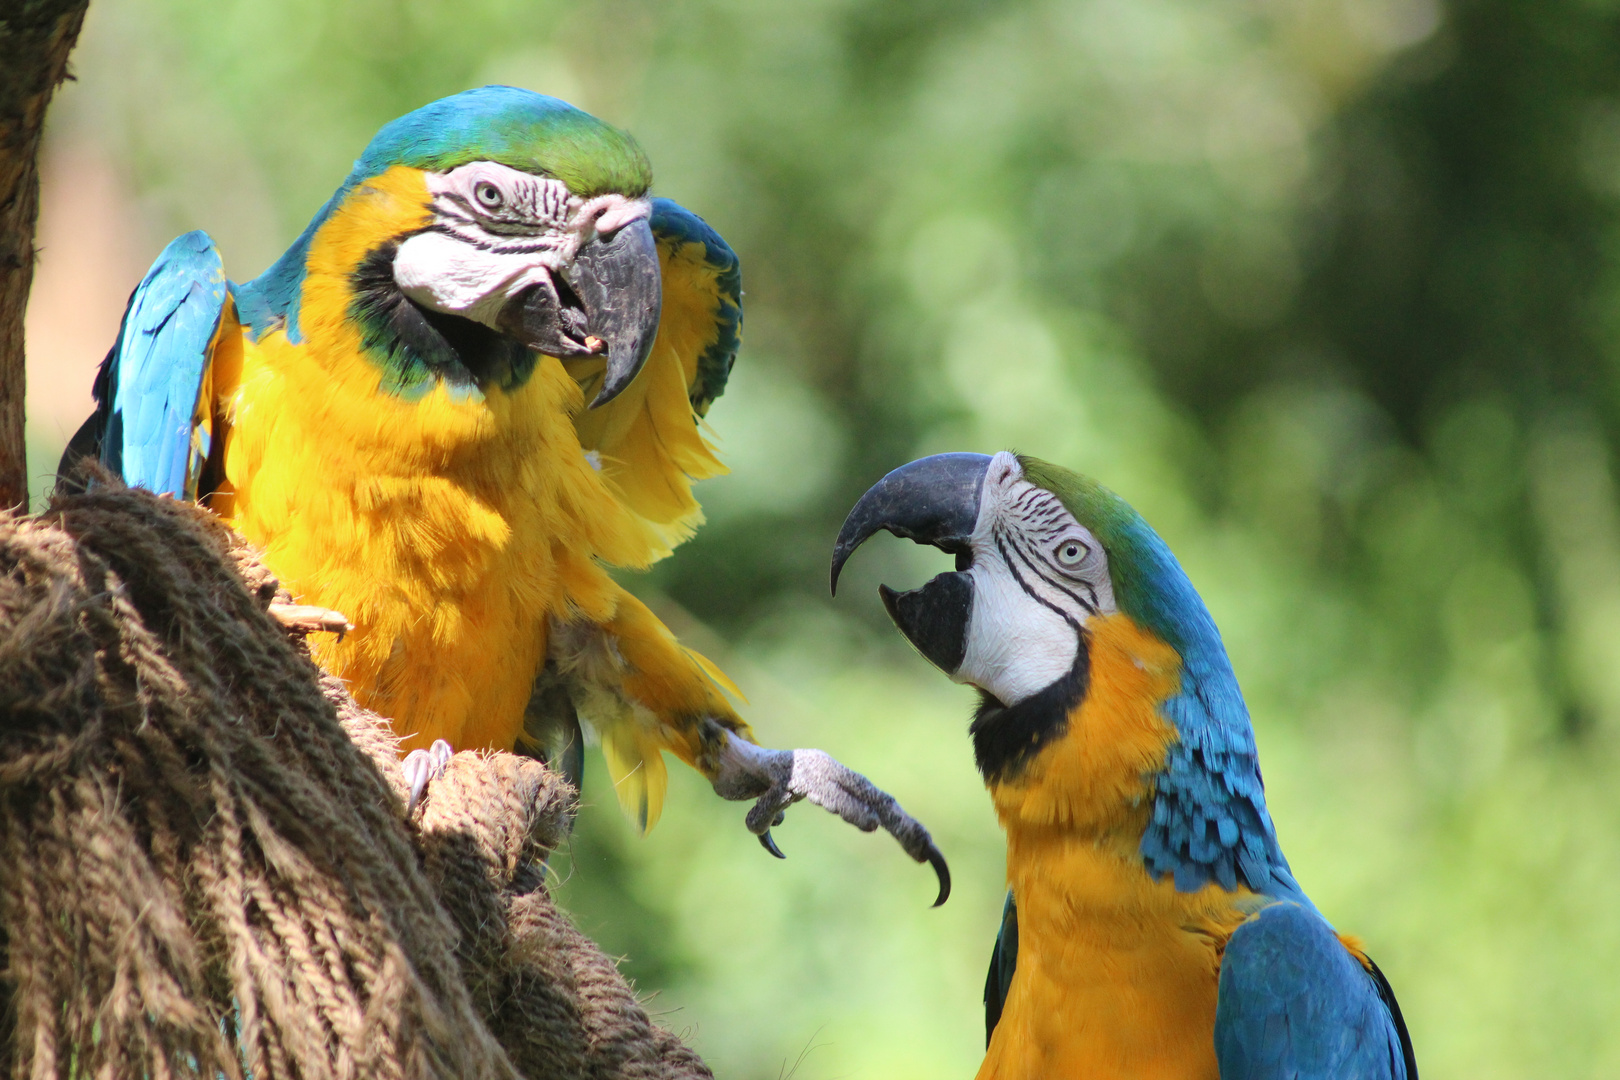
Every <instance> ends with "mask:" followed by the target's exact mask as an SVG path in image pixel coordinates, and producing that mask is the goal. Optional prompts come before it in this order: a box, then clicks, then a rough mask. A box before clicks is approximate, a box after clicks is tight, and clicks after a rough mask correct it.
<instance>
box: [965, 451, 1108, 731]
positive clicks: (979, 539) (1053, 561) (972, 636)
mask: <svg viewBox="0 0 1620 1080" xmlns="http://www.w3.org/2000/svg"><path fill="white" fill-rule="evenodd" d="M972 548H973V564H972V565H971V566H970V567H969V568H968V571H967V573H968V574H969V575H970V576H971V577H972V579H973V613H972V615H971V617H970V619H969V622H968V635H967V651H966V655H965V656H964V658H963V660H962V666H961V667H960V668H958V669H957V672H956V674H955V675H953V676H952V678H953V679H954V680H955V681H957V682H962V683H970V684H972V685H974V686H977V687H979V688H980V689H982V690H985V691H986V692H988V693H990V694H992V695H994V696H995V698H996V699H997V700H998V701H1000V702H1001V703H1002V704H1004V705H1016V704H1017V703H1018V702H1020V701H1022V700H1024V699H1025V698H1027V697H1029V696H1030V695H1032V694H1034V693H1037V692H1038V691H1040V690H1044V689H1045V688H1046V687H1048V686H1050V685H1051V684H1052V683H1054V682H1056V681H1057V680H1058V679H1061V678H1062V677H1063V676H1064V675H1066V674H1068V672H1069V670H1070V669H1071V668H1072V667H1073V666H1074V661H1075V657H1076V656H1077V655H1078V653H1079V649H1080V630H1081V628H1082V627H1084V626H1085V624H1086V622H1087V620H1089V619H1091V618H1094V617H1096V616H1098V615H1106V614H1109V613H1111V612H1113V611H1114V610H1115V606H1114V587H1113V584H1112V582H1111V581H1110V580H1109V576H1108V556H1107V554H1106V553H1105V552H1104V551H1103V548H1102V544H1100V543H1098V541H1097V538H1096V537H1095V536H1093V535H1092V534H1091V532H1090V530H1088V529H1087V528H1086V527H1085V526H1084V525H1081V524H1080V523H1079V522H1078V521H1076V520H1075V519H1074V515H1073V514H1070V513H1069V511H1068V510H1066V509H1064V507H1063V504H1062V503H1061V502H1059V501H1058V498H1057V496H1056V495H1053V494H1052V493H1051V492H1049V491H1047V490H1045V489H1044V488H1038V487H1036V486H1035V485H1034V484H1031V483H1030V482H1029V481H1028V480H1025V479H1024V470H1023V467H1022V466H1020V465H1019V464H1018V458H1017V457H1015V456H1014V455H1012V454H1010V453H1007V452H1006V451H1002V452H1001V453H999V454H997V455H996V456H995V457H993V458H991V459H990V468H989V471H988V472H987V473H986V474H985V478H984V492H983V494H982V496H981V497H980V501H979V520H978V523H977V524H976V525H975V527H974V530H973V540H972Z"/></svg>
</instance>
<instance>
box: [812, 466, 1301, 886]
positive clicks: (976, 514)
mask: <svg viewBox="0 0 1620 1080" xmlns="http://www.w3.org/2000/svg"><path fill="white" fill-rule="evenodd" d="M883 529H887V530H888V531H889V532H892V533H894V534H896V535H898V536H904V537H907V538H909V539H911V540H914V541H916V542H917V543H919V544H931V545H933V546H934V547H937V548H940V549H941V550H943V551H946V552H948V553H950V554H952V555H954V556H956V569H955V570H953V571H950V572H947V573H943V574H940V575H939V576H937V577H935V578H934V579H933V580H932V581H930V582H928V583H927V584H926V585H923V586H922V587H921V588H918V589H912V590H911V591H909V592H896V591H894V590H893V589H890V588H888V587H887V586H884V587H882V589H881V592H882V596H883V602H884V604H885V606H886V607H887V608H888V609H889V615H890V617H892V618H893V619H894V621H895V624H896V625H897V626H898V627H899V628H900V632H901V633H903V634H904V635H905V636H906V637H907V638H908V639H909V640H910V641H911V642H912V644H914V645H915V646H916V647H917V649H918V651H920V652H921V653H922V654H923V656H925V657H927V658H928V659H929V660H930V661H932V662H933V663H934V664H935V665H937V666H938V667H939V668H940V669H941V670H943V671H944V672H945V673H946V674H947V675H949V676H950V677H951V678H952V679H954V680H955V681H957V682H963V683H968V684H971V685H973V686H975V687H977V688H978V689H979V691H980V693H981V695H982V697H983V700H982V701H981V702H980V705H979V709H978V713H977V715H976V718H975V720H974V724H973V728H972V731H973V738H974V755H975V757H976V759H977V760H978V763H979V769H980V771H981V772H982V773H983V774H984V777H985V780H986V782H987V783H990V784H991V785H995V784H997V783H1000V782H1004V781H1007V780H1015V779H1016V778H1017V777H1018V776H1019V775H1020V770H1021V768H1022V766H1023V764H1024V763H1026V762H1028V761H1029V760H1030V759H1031V756H1032V755H1033V754H1036V753H1039V752H1040V750H1041V748H1042V747H1043V746H1044V745H1046V744H1047V740H1051V739H1055V738H1058V737H1060V736H1061V735H1062V734H1063V732H1064V731H1065V730H1066V729H1067V724H1068V718H1069V717H1070V716H1072V715H1073V711H1074V709H1075V708H1077V707H1078V706H1080V705H1081V704H1082V703H1083V702H1084V701H1085V700H1086V699H1087V696H1088V695H1098V694H1116V693H1127V694H1128V693H1130V692H1131V691H1128V690H1121V689H1120V688H1119V686H1117V685H1113V684H1112V683H1111V682H1110V681H1109V679H1104V680H1103V681H1101V682H1098V681H1095V680H1094V679H1093V677H1092V672H1091V668H1090V666H1089V663H1090V659H1091V658H1090V656H1089V653H1088V649H1090V648H1092V647H1093V646H1094V644H1095V642H1097V641H1098V640H1101V639H1102V638H1103V637H1104V636H1105V635H1111V636H1112V637H1113V640H1115V641H1116V642H1117V641H1119V640H1121V638H1120V631H1121V629H1122V628H1123V627H1125V626H1126V625H1127V623H1128V624H1130V626H1132V627H1133V630H1132V633H1136V632H1140V635H1141V637H1142V638H1143V639H1145V640H1148V641H1156V642H1157V643H1162V645H1167V646H1169V647H1170V649H1172V650H1173V651H1174V653H1175V658H1174V668H1175V676H1176V678H1175V680H1174V684H1173V685H1172V686H1169V687H1167V688H1166V689H1165V691H1164V692H1165V693H1166V694H1167V695H1168V696H1167V697H1166V698H1165V699H1164V700H1162V701H1158V702H1155V706H1156V713H1157V715H1158V716H1159V717H1160V718H1161V719H1163V720H1164V721H1167V722H1168V723H1169V725H1171V727H1172V728H1173V734H1172V735H1170V737H1169V741H1168V742H1167V743H1166V744H1165V746H1164V747H1163V753H1164V758H1163V762H1162V765H1161V766H1160V768H1159V769H1158V771H1157V773H1156V774H1155V775H1154V777H1153V779H1152V783H1151V788H1152V799H1153V809H1152V813H1151V818H1150V820H1149V821H1148V822H1147V823H1146V825H1145V827H1144V831H1143V835H1142V841H1141V854H1142V859H1143V862H1144V864H1145V865H1146V867H1147V869H1148V870H1149V871H1150V872H1151V873H1152V874H1153V875H1154V876H1155V877H1162V876H1165V875H1170V876H1173V877H1174V879H1175V883H1176V888H1177V889H1179V890H1181V891H1183V892H1189V891H1194V890H1196V889H1199V888H1201V887H1203V886H1204V885H1205V884H1207V883H1209V882H1211V881H1214V882H1217V883H1219V884H1220V885H1221V887H1222V888H1225V889H1232V888H1235V887H1237V885H1238V884H1239V883H1240V882H1241V883H1244V884H1246V885H1247V886H1248V887H1250V888H1252V889H1254V890H1255V891H1257V892H1263V893H1266V894H1267V895H1270V896H1277V897H1284V898H1287V899H1291V900H1294V901H1296V902H1298V903H1300V904H1301V905H1304V906H1309V904H1310V901H1309V900H1308V899H1307V898H1306V897H1305V895H1304V894H1303V893H1302V892H1300V891H1299V887H1298V885H1297V883H1296V882H1295V881H1294V879H1293V874H1292V871H1290V870H1289V868H1288V861H1287V860H1286V859H1285V858H1283V855H1282V850H1281V848H1280V847H1279V846H1278V843H1277V837H1276V832H1275V829H1274V828H1273V827H1272V824H1271V818H1270V815H1269V813H1268V812H1267V810H1266V802H1265V786H1264V784H1263V782H1262V781H1261V778H1260V766H1259V759H1258V756H1257V752H1256V748H1255V742H1254V730H1253V728H1252V727H1251V726H1250V724H1249V714H1248V709H1247V707H1246V706H1245V705H1244V703H1243V695H1242V692H1241V691H1240V690H1239V689H1238V683H1237V678H1236V676H1235V675H1234V674H1233V672H1232V664H1231V661H1230V660H1229V659H1228V657H1227V655H1226V648H1225V646H1223V645H1222V644H1221V636H1220V633H1219V631H1217V630H1216V628H1215V622H1214V620H1213V619H1211V618H1210V614H1209V609H1208V608H1206V607H1205V606H1204V602H1203V600H1202V599H1201V598H1200V597H1199V595H1198V592H1197V590H1195V589H1194V588H1193V586H1192V582H1191V581H1190V580H1189V579H1188V577H1187V574H1186V572H1185V571H1183V570H1182V568H1181V565H1180V563H1178V562H1177V561H1176V558H1175V556H1174V555H1172V554H1171V553H1170V549H1169V548H1168V547H1167V546H1166V545H1165V543H1164V541H1163V540H1161V539H1160V538H1159V535H1158V534H1157V533H1156V532H1154V531H1153V529H1152V528H1151V527H1149V525H1148V524H1147V522H1146V521H1144V520H1142V517H1141V515H1139V514H1137V512H1136V511H1135V510H1133V509H1131V507H1130V506H1129V505H1128V504H1127V503H1126V502H1125V500H1123V499H1121V498H1120V497H1119V496H1117V495H1115V494H1114V493H1113V492H1111V491H1109V490H1108V489H1107V488H1105V487H1103V486H1102V485H1100V484H1098V483H1097V482H1096V481H1094V480H1091V479H1088V478H1087V477H1084V476H1080V475H1079V474H1077V473H1073V472H1070V471H1069V470H1067V469H1062V468H1059V467H1058V466H1056V465H1051V464H1048V463H1047V462H1044V461H1040V460H1037V459H1035V458H1031V457H1021V456H1017V455H1014V454H1010V453H1006V452H1003V453H999V454H996V455H994V456H993V457H987V456H985V455H983V454H938V455H935V456H934V457H927V458H923V459H921V460H920V461H913V462H912V463H911V464H909V465H903V466H901V467H900V468H898V469H896V470H894V471H893V472H891V473H890V474H889V475H887V476H885V477H884V478H883V479H882V480H880V481H878V482H877V484H875V485H874V486H873V487H872V489H871V490H870V491H868V492H867V493H866V494H865V495H863V496H861V499H860V501H859V502H858V503H856V504H855V508H854V509H853V510H851V511H850V514H849V518H848V520H846V521H845V522H844V528H843V530H842V531H841V532H840V533H839V535H838V541H837V545H836V547H835V548H834V551H833V564H832V578H833V586H834V588H835V589H836V587H837V584H838V574H839V571H840V570H842V569H843V566H844V563H845V562H846V561H847V560H848V559H849V557H850V555H851V553H853V552H854V550H855V549H856V548H857V547H859V546H860V545H861V543H863V542H864V541H865V540H866V539H867V538H869V537H871V536H872V535H873V534H874V533H876V532H878V531H879V530H883ZM1127 636H1128V635H1127ZM1157 651H1158V650H1157V649H1153V650H1150V651H1149V652H1148V653H1144V654H1140V655H1138V656H1137V657H1135V658H1133V662H1134V663H1136V664H1143V663H1151V664H1154V665H1158V664H1160V663H1162V660H1160V659H1159V658H1158V657H1156V656H1155V655H1154V654H1155V653H1156V652H1157ZM1161 655H1162V654H1161ZM1110 678H1112V679H1113V680H1114V681H1115V682H1117V673H1116V675H1115V676H1113V677H1110Z"/></svg>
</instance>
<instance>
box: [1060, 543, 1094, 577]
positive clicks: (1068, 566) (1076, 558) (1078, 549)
mask: <svg viewBox="0 0 1620 1080" xmlns="http://www.w3.org/2000/svg"><path fill="white" fill-rule="evenodd" d="M1090 550H1091V549H1090V548H1088V547H1086V545H1084V544H1082V543H1081V542H1080V541H1078V540H1065V541H1063V543H1061V544H1059V545H1058V546H1057V552H1056V554H1057V561H1058V565H1059V566H1062V567H1063V568H1064V569H1065V570H1074V569H1077V568H1078V567H1079V566H1080V564H1081V563H1083V562H1085V560H1086V555H1087V553H1088V552H1089V551H1090Z"/></svg>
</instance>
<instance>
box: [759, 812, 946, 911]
mask: <svg viewBox="0 0 1620 1080" xmlns="http://www.w3.org/2000/svg"><path fill="white" fill-rule="evenodd" d="M759 846H760V847H762V848H764V849H765V850H766V851H768V852H770V853H771V854H772V855H775V856H776V857H777V858H778V859H785V858H787V856H786V855H784V854H782V849H781V848H779V847H777V846H776V841H775V840H772V839H771V830H769V829H766V830H765V831H764V832H762V833H760V834H759ZM940 865H941V866H944V865H945V860H943V859H941V860H940ZM945 878H946V885H945V891H946V892H949V891H950V874H949V872H947V873H946V875H945ZM940 903H944V901H943V900H941V901H940Z"/></svg>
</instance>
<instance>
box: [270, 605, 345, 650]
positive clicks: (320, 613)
mask: <svg viewBox="0 0 1620 1080" xmlns="http://www.w3.org/2000/svg"><path fill="white" fill-rule="evenodd" d="M268 613H269V615H270V617H271V618H272V619H274V620H276V622H278V623H280V624H281V625H282V626H284V627H286V628H287V629H288V630H300V631H302V632H304V633H306V634H308V633H315V632H323V633H328V634H336V635H337V636H338V640H339V641H342V640H343V635H344V634H346V633H348V632H349V631H350V630H353V629H354V624H353V623H351V622H350V621H349V618H348V616H346V615H344V614H343V612H341V611H333V610H332V609H331V608H323V607H311V606H310V605H309V604H271V605H270V608H269V612H268Z"/></svg>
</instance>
